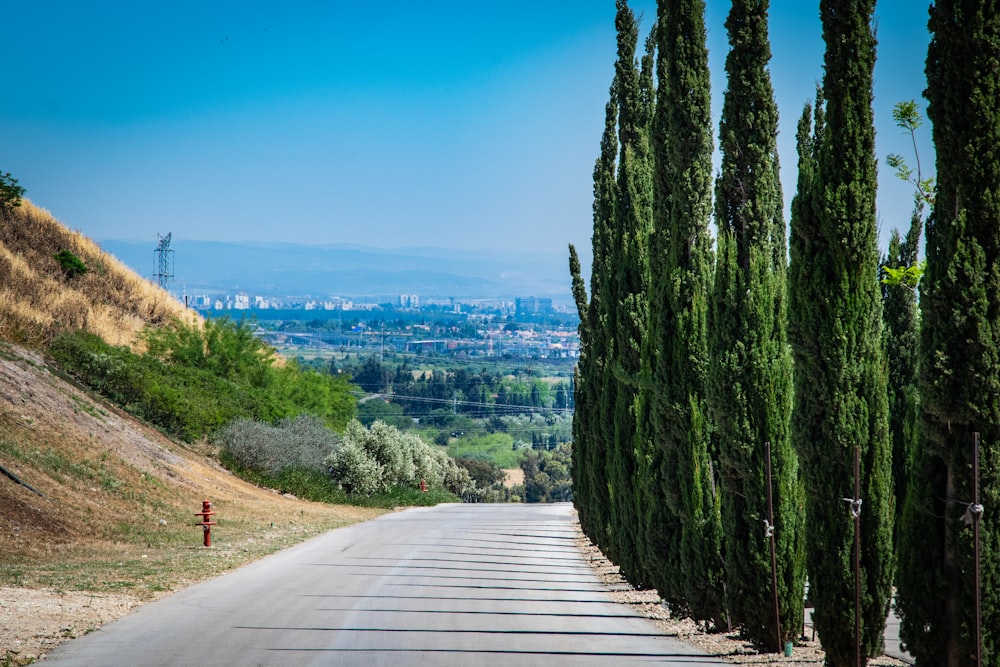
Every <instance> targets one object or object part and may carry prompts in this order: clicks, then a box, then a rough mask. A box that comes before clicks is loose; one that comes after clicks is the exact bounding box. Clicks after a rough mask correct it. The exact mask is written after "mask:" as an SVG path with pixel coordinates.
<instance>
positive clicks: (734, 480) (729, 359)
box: [709, 0, 805, 651]
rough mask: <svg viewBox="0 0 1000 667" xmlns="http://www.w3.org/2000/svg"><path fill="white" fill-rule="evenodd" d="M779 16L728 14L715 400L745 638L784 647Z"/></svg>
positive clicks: (713, 318) (734, 588)
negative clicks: (773, 32)
mask: <svg viewBox="0 0 1000 667" xmlns="http://www.w3.org/2000/svg"><path fill="white" fill-rule="evenodd" d="M767 12H768V2H767V0H733V3H732V8H731V9H730V12H729V17H728V19H727V20H726V29H727V30H728V32H729V43H730V46H731V49H730V52H729V56H728V57H727V59H726V72H727V74H728V78H729V87H728V89H727V90H726V94H725V99H724V102H723V106H722V121H721V124H720V129H719V137H720V138H719V142H720V146H721V149H722V169H721V173H720V174H719V177H718V180H717V182H716V194H715V210H716V224H717V225H718V230H719V231H718V256H717V259H716V272H715V285H714V291H713V295H712V306H711V309H710V312H709V321H710V326H709V330H710V331H711V334H710V336H709V351H710V359H711V373H710V382H709V398H710V407H711V414H712V418H713V422H714V424H715V428H716V433H715V439H716V443H717V449H718V452H719V467H720V478H721V482H722V488H723V496H722V519H723V526H724V530H725V555H726V579H727V587H726V592H727V595H728V606H729V610H730V612H731V614H732V619H733V621H734V622H735V623H736V624H738V625H740V626H741V629H742V632H743V635H744V636H745V637H747V638H749V639H751V640H753V641H755V642H757V643H760V644H763V645H764V646H765V647H767V648H768V649H769V650H771V651H779V650H780V649H781V646H782V645H783V644H784V643H785V642H786V641H793V640H795V639H797V638H798V637H799V634H800V632H801V629H802V616H803V614H802V612H803V609H802V606H803V602H802V591H803V587H804V583H805V563H804V557H805V551H804V543H805V542H804V539H805V536H804V533H803V531H802V528H803V526H802V522H803V519H804V514H803V511H804V510H803V505H802V504H803V502H804V498H803V495H802V489H801V485H800V483H799V479H798V459H797V457H796V455H795V452H794V450H793V449H792V445H791V441H790V440H789V433H788V420H789V415H790V412H791V401H792V357H791V351H790V349H789V347H788V343H787V336H786V312H785V271H786V259H785V257H786V245H785V221H784V217H783V215H782V207H783V203H782V196H781V184H780V181H779V174H778V155H777V134H778V109H777V106H776V105H775V103H774V93H773V90H772V88H771V79H770V76H769V75H768V72H767V63H768V61H769V60H770V57H771V53H770V51H771V50H770V45H769V42H768V36H767ZM767 443H770V445H771V446H770V450H771V455H772V460H773V465H772V469H773V474H772V477H773V480H774V481H773V482H772V489H771V490H769V489H768V488H767V486H766V483H767V481H768V480H767V468H766V466H767V460H766V457H765V452H766V449H767V447H766V444H767ZM769 493H770V494H771V495H772V496H773V505H774V517H773V519H772V518H771V516H770V515H769V513H768V495H769ZM772 521H773V524H774V526H773V529H772V528H771V527H770V524H771V522H772ZM771 530H774V538H775V547H776V548H775V552H776V558H775V561H776V563H777V568H776V569H777V583H778V598H779V609H780V618H781V622H780V623H781V627H780V638H779V636H778V629H777V628H776V627H775V626H776V624H777V623H778V621H777V619H776V617H775V609H774V591H773V586H772V561H771V545H770V535H771Z"/></svg>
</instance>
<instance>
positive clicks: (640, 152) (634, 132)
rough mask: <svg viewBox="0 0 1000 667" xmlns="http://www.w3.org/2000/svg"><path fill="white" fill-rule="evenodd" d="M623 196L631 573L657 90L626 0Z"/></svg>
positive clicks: (619, 267)
mask: <svg viewBox="0 0 1000 667" xmlns="http://www.w3.org/2000/svg"><path fill="white" fill-rule="evenodd" d="M616 7H617V9H618V11H617V15H616V17H615V27H616V28H617V32H618V61H617V63H616V65H615V68H616V69H615V76H616V81H617V84H618V103H619V114H618V137H619V144H620V156H619V161H618V200H617V207H616V211H615V213H616V215H615V227H616V230H617V234H616V244H615V246H614V248H613V250H612V253H613V257H614V260H613V266H612V267H611V268H612V270H613V272H614V273H613V279H612V280H613V286H614V288H613V289H614V301H615V311H614V318H613V319H612V320H611V321H612V322H614V325H615V326H614V343H613V347H612V351H613V352H612V364H611V372H612V373H613V375H614V376H615V380H616V382H617V387H616V391H615V410H614V441H613V442H614V444H613V446H612V447H611V449H610V450H609V452H610V458H609V466H608V467H609V469H608V480H609V487H610V488H609V494H610V501H611V502H610V507H611V517H610V519H611V522H612V525H613V527H614V528H613V537H612V544H613V550H612V552H613V553H612V554H611V555H612V557H613V559H614V560H615V561H616V562H617V563H618V565H619V566H620V567H621V568H622V570H623V572H624V573H625V575H626V576H632V577H634V573H636V572H637V571H638V570H639V569H640V565H639V557H638V546H637V544H636V539H637V535H638V509H637V506H636V502H637V498H636V495H635V474H636V458H635V452H634V446H635V432H636V400H637V394H638V385H637V380H638V376H639V372H640V353H641V350H642V340H643V337H644V335H645V327H646V277H647V264H646V262H647V257H646V245H647V239H648V236H649V230H650V228H651V225H652V196H653V194H652V168H651V165H650V160H651V156H650V148H649V125H650V115H651V109H650V107H649V102H650V93H649V91H648V90H644V86H643V76H642V73H641V72H640V70H639V67H638V66H637V63H636V58H635V54H636V44H637V42H638V37H639V26H638V23H637V22H636V19H635V15H634V14H633V12H632V10H631V9H630V8H629V7H628V3H627V2H626V0H617V3H616Z"/></svg>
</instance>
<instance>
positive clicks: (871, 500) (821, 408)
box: [789, 0, 894, 667]
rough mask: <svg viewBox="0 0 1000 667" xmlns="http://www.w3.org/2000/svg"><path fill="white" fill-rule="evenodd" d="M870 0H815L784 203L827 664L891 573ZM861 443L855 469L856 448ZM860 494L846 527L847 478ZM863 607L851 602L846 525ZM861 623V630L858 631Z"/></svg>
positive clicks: (812, 578)
mask: <svg viewBox="0 0 1000 667" xmlns="http://www.w3.org/2000/svg"><path fill="white" fill-rule="evenodd" d="M874 4H875V3H874V0H864V1H862V2H858V1H857V0H822V1H821V3H820V18H821V21H822V25H823V39H824V41H825V43H826V53H825V56H824V68H825V72H824V77H823V97H824V98H825V110H824V111H825V113H823V114H822V115H820V108H819V107H820V105H819V104H817V110H816V111H817V115H818V116H819V118H818V119H817V129H816V140H815V141H814V142H813V143H812V145H810V143H809V142H808V140H807V137H808V125H809V122H808V115H806V116H804V122H803V123H800V130H799V147H800V154H799V164H800V173H799V192H798V193H797V195H796V201H795V202H793V206H792V239H791V244H790V245H791V265H790V268H789V289H790V293H791V295H792V297H791V299H790V301H789V308H790V317H789V337H790V340H791V341H792V343H793V350H794V355H795V386H796V392H795V403H794V408H793V418H792V438H793V442H794V444H795V447H796V450H797V451H798V454H799V461H800V465H801V469H802V475H803V479H804V482H805V488H806V497H807V502H806V515H807V521H806V525H807V526H808V534H807V547H806V552H807V556H806V561H807V568H808V572H809V594H810V597H811V599H812V601H813V603H814V605H815V610H814V612H813V621H814V623H815V626H816V630H817V632H818V633H819V636H820V641H821V643H822V645H823V648H824V650H825V651H826V661H827V665H830V666H831V667H839V666H840V665H845V666H846V665H854V664H855V662H856V654H855V651H856V640H857V641H859V642H860V654H861V656H862V657H864V658H867V657H871V656H874V655H877V654H879V653H880V652H881V650H882V636H883V631H884V627H885V618H886V614H887V612H888V607H889V596H890V592H891V585H892V578H893V562H894V559H893V554H892V517H893V514H894V508H893V500H892V478H891V460H890V449H889V447H890V445H889V438H888V418H887V411H888V406H887V397H886V373H885V367H884V362H883V352H882V312H881V310H882V303H881V298H880V297H881V295H880V293H879V283H878V276H877V267H878V259H879V257H878V248H877V227H876V220H875V191H876V163H875V133H874V129H873V125H872V108H871V102H872V72H873V67H874V63H875V35H874V32H873V28H872V15H873V11H874ZM855 447H857V448H858V449H859V451H860V475H859V476H858V477H857V478H856V476H855V473H854V450H855ZM856 482H857V483H858V484H859V487H860V499H861V501H862V502H863V504H862V505H861V508H863V509H861V512H860V531H858V532H856V530H855V520H854V516H853V513H852V512H851V511H849V510H851V509H852V507H853V508H855V509H856V507H855V506H854V505H852V504H850V503H845V502H844V499H853V498H855V497H856V494H855V483H856ZM856 535H857V537H858V538H859V540H860V544H861V545H862V546H861V556H860V571H859V572H858V573H857V574H858V576H859V577H860V582H861V596H860V597H861V600H860V602H861V607H860V612H859V614H856V613H855V608H856V606H855V574H856V573H855V567H854V562H855V558H854V545H855V537H856ZM856 624H857V626H859V627H860V630H861V633H860V637H859V636H858V633H857V631H856Z"/></svg>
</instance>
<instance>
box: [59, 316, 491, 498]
mask: <svg viewBox="0 0 1000 667" xmlns="http://www.w3.org/2000/svg"><path fill="white" fill-rule="evenodd" d="M144 340H145V343H146V351H145V352H143V353H141V354H140V353H136V352H133V351H131V350H129V349H128V348H127V347H124V346H122V347H112V346H110V345H108V344H107V343H105V342H104V341H103V340H101V339H100V338H99V337H98V336H96V335H94V334H89V333H85V332H71V333H64V334H61V335H59V336H57V337H56V338H55V339H54V340H53V341H52V343H51V345H50V347H49V349H50V352H51V353H52V355H53V357H54V358H55V359H56V360H57V361H58V362H59V363H60V365H61V366H62V368H63V369H65V370H66V371H67V372H69V373H70V374H72V375H73V376H74V377H76V378H77V379H78V380H79V381H81V382H84V383H85V384H87V385H89V386H90V387H91V388H93V389H95V390H97V391H99V392H100V393H102V394H103V395H104V396H106V397H107V398H109V399H110V400H112V401H114V402H115V403H117V404H118V405H120V406H122V407H123V408H124V409H126V410H128V411H129V412H131V413H133V414H134V415H136V416H138V417H140V418H142V419H144V420H146V421H148V422H150V423H152V424H154V425H156V426H157V427H159V428H161V429H163V430H164V431H165V432H167V433H169V434H170V435H172V436H174V437H176V438H178V439H180V440H184V441H187V442H195V441H197V440H200V439H203V438H206V437H208V438H210V439H211V440H212V441H214V442H215V443H216V444H218V445H219V447H220V451H221V459H222V461H223V462H224V463H226V464H227V465H229V466H230V467H231V468H232V469H233V470H234V472H237V473H238V474H240V475H241V476H243V477H245V478H247V479H249V480H251V481H253V482H255V483H258V484H262V485H266V486H271V487H276V488H280V489H282V490H284V491H287V492H290V493H293V494H295V495H298V496H300V497H304V498H308V499H311V500H320V501H326V502H336V503H357V504H363V505H374V506H386V507H392V506H398V505H399V504H426V503H428V502H432V503H433V502H441V501H442V500H445V501H447V500H451V501H454V500H457V499H458V498H460V497H461V496H462V495H463V494H465V493H468V492H469V491H471V489H472V488H473V483H472V481H471V478H470V477H469V474H468V473H467V472H466V471H465V470H464V469H463V468H460V467H459V466H457V465H456V464H455V462H454V461H453V460H452V459H451V458H450V457H448V456H447V454H445V452H443V451H441V450H440V449H437V448H434V447H433V446H432V445H428V444H425V443H424V442H423V441H422V440H421V439H420V438H419V437H418V436H417V435H415V434H407V433H403V432H400V431H399V430H398V429H396V428H395V427H392V426H390V425H388V424H385V423H383V422H380V421H376V422H375V423H374V424H372V426H371V427H365V426H364V425H362V424H360V423H359V422H358V421H356V420H354V419H353V417H354V415H355V414H356V401H357V399H356V396H355V395H354V391H355V387H354V386H353V385H351V384H350V383H349V382H348V380H347V377H346V376H338V375H331V374H329V373H325V372H320V371H317V370H313V369H303V368H300V367H299V366H298V365H297V364H296V363H294V362H287V363H280V362H279V359H278V358H277V357H276V356H275V354H274V351H273V349H271V348H270V347H269V346H267V345H266V344H265V343H263V342H262V341H261V340H260V339H259V338H258V337H257V336H255V335H254V332H253V329H252V328H251V326H250V325H249V324H248V323H246V322H235V321H232V320H229V319H220V320H208V321H206V322H204V323H203V324H202V323H191V324H185V323H183V322H181V321H179V320H176V321H173V322H171V323H170V325H169V326H166V327H160V328H149V329H147V330H146V332H145V334H144ZM421 481H423V482H424V483H425V485H429V486H430V489H431V491H432V493H431V494H423V493H420V490H419V487H420V486H421V485H420V482H421ZM442 493H443V495H442Z"/></svg>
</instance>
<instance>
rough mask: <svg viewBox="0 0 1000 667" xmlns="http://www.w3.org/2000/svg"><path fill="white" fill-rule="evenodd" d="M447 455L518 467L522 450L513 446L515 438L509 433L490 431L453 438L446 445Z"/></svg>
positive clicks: (499, 465)
mask: <svg viewBox="0 0 1000 667" xmlns="http://www.w3.org/2000/svg"><path fill="white" fill-rule="evenodd" d="M448 455H449V456H453V457H455V458H475V459H479V460H484V461H489V462H491V463H493V464H494V465H496V466H498V467H500V468H507V469H509V468H516V467H518V465H519V464H520V461H521V457H522V455H523V451H522V450H520V449H518V448H516V447H515V440H514V438H513V437H512V436H511V435H510V434H509V433H491V434H486V435H478V436H477V435H467V436H463V437H460V438H457V439H455V440H454V441H453V442H451V443H450V444H449V445H448Z"/></svg>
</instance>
